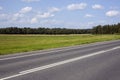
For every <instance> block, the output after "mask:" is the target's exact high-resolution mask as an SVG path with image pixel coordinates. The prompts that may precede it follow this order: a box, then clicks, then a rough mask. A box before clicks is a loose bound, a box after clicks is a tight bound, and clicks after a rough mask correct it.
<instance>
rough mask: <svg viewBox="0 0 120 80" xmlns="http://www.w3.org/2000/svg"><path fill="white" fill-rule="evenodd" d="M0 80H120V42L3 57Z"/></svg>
mask: <svg viewBox="0 0 120 80" xmlns="http://www.w3.org/2000/svg"><path fill="white" fill-rule="evenodd" d="M0 80H120V40H115V41H106V42H98V43H92V44H88V45H81V46H72V47H64V48H56V49H50V50H43V51H33V52H27V53H20V54H13V55H6V56H0Z"/></svg>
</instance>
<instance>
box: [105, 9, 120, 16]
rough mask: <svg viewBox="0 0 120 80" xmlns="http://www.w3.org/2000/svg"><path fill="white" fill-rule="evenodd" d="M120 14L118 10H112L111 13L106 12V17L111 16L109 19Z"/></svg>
mask: <svg viewBox="0 0 120 80" xmlns="http://www.w3.org/2000/svg"><path fill="white" fill-rule="evenodd" d="M119 14H120V12H119V11H117V10H111V11H108V12H106V16H109V17H113V16H117V15H119Z"/></svg>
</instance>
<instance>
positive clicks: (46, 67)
mask: <svg viewBox="0 0 120 80" xmlns="http://www.w3.org/2000/svg"><path fill="white" fill-rule="evenodd" d="M119 48H120V46H117V47H114V48H112V49H108V50H103V51H99V52H95V53H91V54H88V55H84V56H79V57H76V58H72V59H68V60H64V61H60V62H56V63H52V64H48V65H45V66H40V67H37V68H33V69H29V70H25V71H21V72H19V73H18V74H16V75H12V76H9V77H5V78H1V79H0V80H8V79H11V78H15V77H18V76H22V75H26V74H29V73H33V72H37V71H41V70H44V69H48V68H52V67H55V66H59V65H63V64H66V63H70V62H74V61H78V60H81V59H85V58H89V57H92V56H95V55H99V54H103V53H105V52H109V51H112V50H116V49H119Z"/></svg>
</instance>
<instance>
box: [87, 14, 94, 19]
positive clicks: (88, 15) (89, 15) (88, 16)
mask: <svg viewBox="0 0 120 80" xmlns="http://www.w3.org/2000/svg"><path fill="white" fill-rule="evenodd" d="M85 17H86V18H90V17H94V16H93V15H91V14H86V15H85Z"/></svg>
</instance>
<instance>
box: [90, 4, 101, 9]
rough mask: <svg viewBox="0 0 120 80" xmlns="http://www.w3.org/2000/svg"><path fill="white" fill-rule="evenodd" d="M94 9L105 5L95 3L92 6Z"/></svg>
mask: <svg viewBox="0 0 120 80" xmlns="http://www.w3.org/2000/svg"><path fill="white" fill-rule="evenodd" d="M92 8H93V9H103V6H102V5H100V4H95V5H93V6H92Z"/></svg>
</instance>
